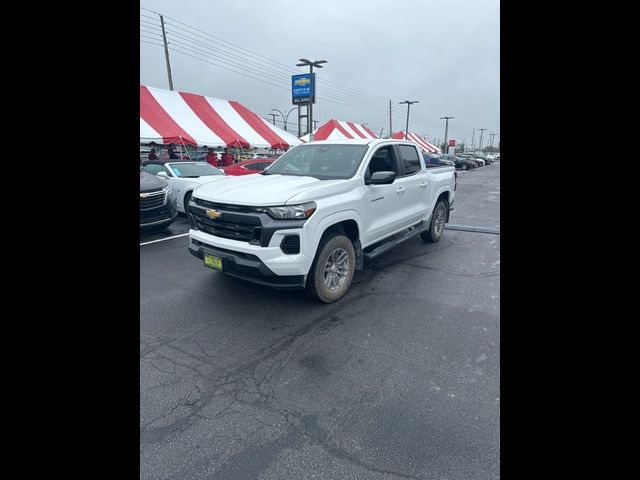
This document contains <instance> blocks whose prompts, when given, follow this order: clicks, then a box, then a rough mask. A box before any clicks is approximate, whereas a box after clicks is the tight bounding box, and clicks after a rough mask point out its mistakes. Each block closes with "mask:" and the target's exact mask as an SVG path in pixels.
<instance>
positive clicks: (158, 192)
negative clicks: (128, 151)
mask: <svg viewBox="0 0 640 480" xmlns="http://www.w3.org/2000/svg"><path fill="white" fill-rule="evenodd" d="M177 216H178V209H177V205H176V199H175V197H174V196H173V195H172V193H171V187H170V186H169V184H168V183H167V182H166V181H165V180H163V179H161V178H159V177H157V176H156V175H151V174H150V173H147V172H143V171H142V170H140V228H142V227H157V228H166V227H168V226H169V225H171V224H172V223H173V222H174V220H175V219H176V217H177Z"/></svg>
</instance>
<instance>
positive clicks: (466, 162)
mask: <svg viewBox="0 0 640 480" xmlns="http://www.w3.org/2000/svg"><path fill="white" fill-rule="evenodd" d="M444 158H445V159H447V160H450V161H452V162H454V164H455V166H456V168H458V169H460V170H471V169H473V168H477V166H478V164H477V163H476V162H474V161H473V160H470V159H468V158H465V157H461V156H458V155H451V154H446V155H444Z"/></svg>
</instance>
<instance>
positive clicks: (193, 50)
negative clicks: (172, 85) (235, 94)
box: [169, 38, 384, 112]
mask: <svg viewBox="0 0 640 480" xmlns="http://www.w3.org/2000/svg"><path fill="white" fill-rule="evenodd" d="M176 46H177V47H179V48H181V49H184V50H187V51H189V52H191V53H194V54H196V55H199V56H202V57H205V58H208V59H210V60H215V61H217V62H221V63H224V64H227V65H231V66H233V67H235V68H237V69H240V70H243V71H245V72H248V73H253V74H256V75H260V76H261V77H264V78H267V79H268V80H272V81H274V82H280V81H281V78H280V77H276V76H275V75H274V74H271V73H268V72H259V71H256V70H253V69H251V68H250V67H245V66H244V65H237V64H235V63H233V62H230V61H227V60H223V59H220V58H216V57H214V56H212V55H210V54H208V53H207V52H206V51H203V50H202V49H199V48H197V47H195V48H194V47H191V46H189V45H188V44H185V43H184V42H181V41H180V40H176V39H175V38H174V39H172V41H171V43H170V46H169V49H170V50H175V51H177V52H179V53H182V54H186V52H184V51H181V50H178V49H177V47H176ZM188 56H191V55H188ZM192 58H195V59H196V60H201V61H204V60H203V59H201V58H196V57H192ZM206 63H211V64H212V65H215V66H217V67H219V68H223V69H225V70H228V71H231V72H234V73H241V72H238V71H237V70H233V69H230V68H228V67H225V66H223V65H219V64H217V63H212V62H206ZM245 76H247V77H249V78H253V79H254V80H258V81H263V82H264V80H263V79H261V78H257V77H254V76H251V75H245ZM265 83H268V84H269V85H274V86H278V87H279V88H282V89H284V90H289V88H288V87H284V86H282V85H275V84H273V83H270V82H265ZM318 98H320V99H322V100H323V101H327V102H330V103H335V104H338V105H344V106H347V107H352V108H357V109H360V110H368V111H372V112H382V111H384V109H383V108H382V107H381V108H371V107H369V106H366V105H361V104H358V103H355V102H348V101H341V100H342V99H341V98H338V99H337V100H336V99H334V98H335V97H333V96H329V95H327V96H326V97H325V95H321V94H319V95H318Z"/></svg>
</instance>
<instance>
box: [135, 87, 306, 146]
mask: <svg viewBox="0 0 640 480" xmlns="http://www.w3.org/2000/svg"><path fill="white" fill-rule="evenodd" d="M152 142H153V143H157V144H164V145H166V144H170V143H173V144H176V145H193V146H205V145H206V146H208V147H241V148H274V149H275V148H277V149H288V148H289V147H293V146H295V145H300V143H302V142H301V141H300V140H299V139H298V138H297V137H296V136H295V135H291V134H290V133H287V132H285V131H284V130H282V129H280V128H278V127H276V126H275V125H272V124H270V123H269V122H267V121H266V120H264V119H263V118H260V117H259V116H258V115H256V114H255V113H254V112H252V111H251V110H249V109H248V108H247V107H245V106H244V105H241V104H240V103H238V102H236V101H234V100H222V99H219V98H211V97H204V96H202V95H196V94H194V93H184V92H175V91H171V90H162V89H159V88H153V87H147V86H144V85H140V143H141V144H149V143H152Z"/></svg>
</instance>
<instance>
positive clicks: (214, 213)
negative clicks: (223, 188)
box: [207, 210, 222, 220]
mask: <svg viewBox="0 0 640 480" xmlns="http://www.w3.org/2000/svg"><path fill="white" fill-rule="evenodd" d="M221 216H222V213H220V212H219V211H217V210H207V217H209V218H210V219H211V220H217V219H218V218H220V217H221Z"/></svg>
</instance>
